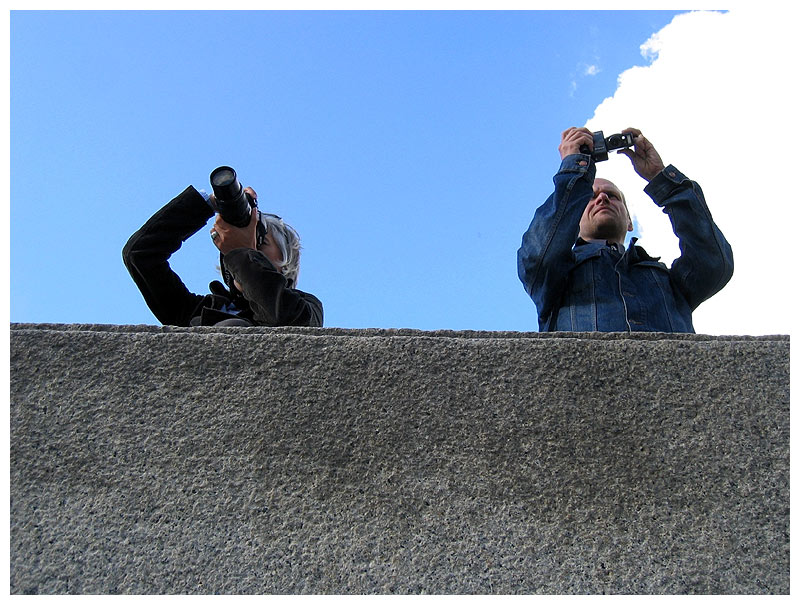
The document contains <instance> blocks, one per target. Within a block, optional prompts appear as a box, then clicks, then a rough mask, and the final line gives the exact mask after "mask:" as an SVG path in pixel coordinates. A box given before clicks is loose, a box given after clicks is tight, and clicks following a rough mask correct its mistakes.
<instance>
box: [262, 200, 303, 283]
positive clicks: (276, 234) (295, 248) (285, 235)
mask: <svg viewBox="0 0 800 605" xmlns="http://www.w3.org/2000/svg"><path fill="white" fill-rule="evenodd" d="M258 220H259V222H260V223H261V224H262V225H263V226H264V230H265V233H270V234H272V239H273V240H274V241H275V245H276V246H278V249H279V250H280V251H281V257H282V259H283V260H282V261H281V262H280V263H279V266H278V267H277V268H278V269H281V268H282V269H283V275H284V277H286V279H288V280H289V281H291V282H292V283H291V285H292V286H295V285H296V284H297V276H298V275H299V273H300V236H299V235H297V231H295V230H294V229H293V228H292V227H291V226H289V225H287V224H286V223H284V222H283V219H282V218H281V217H279V216H277V215H275V214H267V213H266V212H259V213H258ZM258 244H259V245H261V241H259V242H258Z"/></svg>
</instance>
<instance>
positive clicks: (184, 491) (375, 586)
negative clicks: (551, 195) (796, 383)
mask: <svg viewBox="0 0 800 605" xmlns="http://www.w3.org/2000/svg"><path fill="white" fill-rule="evenodd" d="M10 470H11V533H10V548H11V552H10V555H11V567H10V571H11V592H12V593H788V590H789V339H788V337H785V336H784V337H764V338H752V337H719V338H715V337H703V336H667V335H641V336H632V337H625V336H623V335H609V334H595V335H590V334H561V335H550V336H548V335H539V334H521V333H487V332H483V333H481V332H418V331H412V330H337V329H320V330H313V329H266V328H255V329H235V328H227V329H214V328H194V329H177V328H175V329H168V328H156V327H147V326H121V327H113V326H71V325H67V326H65V325H44V324H37V325H24V324H12V326H11V464H10Z"/></svg>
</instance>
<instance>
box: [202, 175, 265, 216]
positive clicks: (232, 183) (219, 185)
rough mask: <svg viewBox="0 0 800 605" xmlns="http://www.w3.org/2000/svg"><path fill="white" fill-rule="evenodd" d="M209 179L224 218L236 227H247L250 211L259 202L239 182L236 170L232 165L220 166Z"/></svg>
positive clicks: (218, 208) (218, 210)
mask: <svg viewBox="0 0 800 605" xmlns="http://www.w3.org/2000/svg"><path fill="white" fill-rule="evenodd" d="M209 179H210V180H211V188H212V189H213V190H214V197H216V198H217V212H219V215H220V216H221V217H222V220H224V221H225V222H226V223H230V224H231V225H234V226H235V227H247V225H249V224H250V213H251V211H252V209H253V208H255V207H256V206H257V205H258V204H257V202H256V200H255V199H254V198H253V197H251V196H250V194H249V193H247V192H246V191H245V190H244V188H243V187H242V185H241V183H239V179H238V178H237V177H236V171H235V170H234V169H233V168H231V167H230V166H220V167H219V168H215V169H214V170H213V171H212V172H211V176H210V177H209Z"/></svg>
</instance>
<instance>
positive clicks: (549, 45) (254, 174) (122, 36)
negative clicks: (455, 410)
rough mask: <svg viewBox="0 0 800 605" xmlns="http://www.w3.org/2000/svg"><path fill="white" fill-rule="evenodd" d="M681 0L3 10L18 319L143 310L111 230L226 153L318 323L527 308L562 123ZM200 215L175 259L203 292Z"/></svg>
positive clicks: (118, 236)
mask: <svg viewBox="0 0 800 605" xmlns="http://www.w3.org/2000/svg"><path fill="white" fill-rule="evenodd" d="M676 14H678V13H677V12H675V11H671V12H662V11H642V12H622V11H608V12H588V11H565V12H551V11H542V12H539V11H531V12H488V11H481V12H458V11H456V12H397V11H391V12H388V11H387V12H351V11H347V12H344V11H342V12H316V11H303V12H290V11H277V12H247V11H242V12H238V11H237V12H187V11H177V12H117V11H113V12H86V11H80V12H77V11H76V12H48V11H42V12H28V11H12V13H11V20H10V25H11V36H10V40H11V44H10V49H11V50H10V59H11V61H10V65H11V77H10V109H11V131H10V132H11V140H10V143H11V144H10V160H11V163H10V168H11V169H10V175H11V203H10V215H11V262H10V319H11V321H12V322H37V323H39V322H48V323H49V322H53V323H100V324H102V323H107V324H157V321H156V320H155V318H154V317H153V315H152V314H151V313H150V311H149V309H148V308H147V306H146V305H145V303H144V301H143V299H142V297H141V295H140V294H139V292H138V290H137V289H136V287H135V285H134V284H133V281H132V280H131V278H130V276H129V275H128V273H127V271H126V270H125V267H124V266H123V264H122V260H121V250H122V247H123V245H124V244H125V242H126V240H127V238H128V237H129V236H130V235H131V234H132V233H133V232H134V231H135V230H136V229H138V228H139V227H140V226H141V225H142V224H143V223H144V222H145V221H146V220H147V218H149V217H150V215H152V214H153V213H154V212H155V211H156V210H158V208H160V207H161V206H162V205H163V204H165V203H166V202H167V201H169V200H170V199H171V198H172V197H174V196H175V195H177V194H178V193H179V192H180V191H182V190H183V189H184V188H185V187H186V186H187V185H189V184H192V185H194V186H196V187H198V188H206V189H208V188H209V186H208V175H209V173H210V172H211V170H212V169H214V168H215V167H216V166H219V165H222V164H228V165H231V166H233V167H235V168H236V170H237V172H238V173H239V176H240V178H241V180H242V182H243V183H244V184H245V185H250V186H252V187H253V188H254V189H255V190H256V191H257V192H258V194H259V205H260V207H261V209H262V210H265V211H270V212H275V213H277V214H279V215H281V216H282V217H284V219H285V220H286V221H287V222H288V223H290V224H292V225H293V226H294V227H295V228H296V229H297V230H298V231H299V232H300V235H301V238H302V243H303V255H302V261H301V272H300V279H299V284H298V286H299V287H300V288H301V289H303V290H306V291H308V292H312V293H313V294H315V295H317V296H318V297H319V298H320V299H321V300H322V301H323V304H324V306H325V325H327V326H331V327H344V328H365V327H379V328H417V329H423V330H434V329H456V330H462V329H474V330H522V331H528V330H535V329H536V311H535V307H534V305H533V303H532V302H531V300H530V299H529V298H528V296H527V295H526V293H525V291H524V290H523V288H522V285H521V283H520V282H519V280H518V278H517V272H516V251H517V248H518V247H519V243H520V239H521V236H522V233H523V232H524V231H525V229H526V228H527V226H528V224H529V222H530V220H531V218H532V216H533V213H534V210H535V209H536V207H537V206H538V205H539V204H541V203H542V202H543V201H544V199H545V198H546V197H547V196H548V195H549V193H550V190H551V187H552V175H553V173H554V172H555V170H556V169H557V167H558V163H559V157H558V152H557V145H558V142H559V139H560V133H561V131H562V130H563V129H565V128H566V127H568V126H572V125H583V124H585V123H586V122H587V120H589V119H590V118H591V117H592V115H593V113H594V111H595V109H596V107H597V106H598V105H599V104H600V103H601V102H602V101H603V100H604V99H605V98H607V97H610V96H611V95H613V94H614V92H615V90H616V88H617V77H618V76H619V74H620V73H622V72H623V71H625V70H627V69H630V68H631V67H634V66H637V65H646V64H647V60H646V59H644V58H643V57H642V55H641V53H640V46H641V45H642V44H643V43H644V42H645V41H646V40H647V39H648V38H649V37H650V36H651V35H652V34H654V33H655V32H657V31H658V30H660V29H661V28H663V27H664V26H665V25H667V24H668V23H670V21H671V20H672V19H673V17H674V16H675V15H676ZM626 125H627V124H626ZM208 227H209V229H210V223H209V225H208ZM209 229H203V230H201V231H200V232H198V233H197V234H196V235H195V236H194V237H192V238H191V239H189V240H188V241H187V242H186V243H185V244H184V246H183V247H182V248H181V250H179V251H178V253H177V254H176V255H174V256H173V258H172V260H171V264H172V266H173V268H174V269H175V270H176V272H177V273H178V274H179V275H180V276H181V277H182V279H183V280H184V282H185V283H186V285H187V287H189V289H191V290H193V291H195V292H199V293H205V292H207V291H208V290H207V288H208V282H210V281H212V280H214V279H218V274H217V272H216V265H217V262H218V258H217V254H216V249H215V248H214V247H213V245H212V244H211V241H210V238H209V237H208V230H209Z"/></svg>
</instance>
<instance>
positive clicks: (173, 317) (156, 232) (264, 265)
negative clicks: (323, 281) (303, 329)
mask: <svg viewBox="0 0 800 605" xmlns="http://www.w3.org/2000/svg"><path fill="white" fill-rule="evenodd" d="M212 216H214V211H213V210H212V208H211V206H210V205H209V204H208V203H207V202H206V201H205V199H203V196H202V195H200V193H199V192H198V191H197V190H196V189H195V188H194V187H191V186H190V187H187V188H186V189H185V190H184V191H183V193H181V194H180V195H178V196H177V197H176V198H175V199H173V200H172V201H170V202H169V203H168V204H167V205H166V206H164V207H163V208H161V209H160V210H159V211H158V212H156V213H155V214H154V215H153V216H152V217H151V218H150V219H149V220H148V221H147V222H146V223H145V224H144V226H143V227H142V228H141V229H139V230H138V231H137V232H136V233H134V234H133V235H132V236H131V237H130V239H129V240H128V243H127V244H125V247H124V248H123V250H122V259H123V262H124V263H125V266H126V267H127V268H128V271H129V272H130V274H131V277H132V278H133V281H134V282H136V285H137V286H138V287H139V290H140V291H141V293H142V296H143V297H144V300H145V302H146V303H147V306H148V307H150V310H151V311H152V312H153V314H154V315H155V316H156V318H157V319H158V320H159V321H160V322H161V323H162V324H165V325H174V326H193V325H202V326H209V325H214V324H216V323H218V322H220V321H222V320H224V319H229V318H234V317H236V318H241V319H245V320H247V321H249V322H251V323H253V324H255V325H259V326H321V325H322V303H321V302H320V301H319V299H317V298H316V297H315V296H313V295H311V294H308V293H306V292H301V291H300V290H296V289H294V288H292V287H291V286H292V285H293V284H291V282H289V280H287V279H286V278H285V277H284V276H283V275H282V274H281V273H279V272H278V271H277V270H276V269H275V267H273V265H272V263H270V261H269V259H267V257H266V256H265V255H264V254H263V253H261V252H259V251H257V250H250V249H247V248H237V249H236V250H231V251H230V252H228V253H227V254H225V255H224V256H221V261H222V268H223V273H224V272H226V270H227V272H229V274H230V276H231V277H232V278H233V279H236V281H238V282H239V284H241V286H242V290H243V292H242V293H240V292H238V291H237V290H235V289H234V288H233V287H232V286H231V288H230V289H229V288H226V287H225V285H223V284H222V283H221V282H219V281H214V282H212V283H211V284H210V289H211V294H206V295H200V294H193V293H192V292H189V290H188V289H187V288H186V286H185V285H184V284H183V282H182V281H181V279H180V277H178V275H177V274H176V273H175V272H174V271H173V270H172V269H171V268H170V266H169V262H168V259H169V258H170V256H172V254H173V253H174V252H176V251H177V250H178V249H179V248H180V247H181V244H182V243H183V242H184V241H186V240H187V239H188V238H189V237H190V236H191V235H193V234H195V233H196V232H197V231H199V230H200V229H202V228H203V226H204V225H205V224H206V223H207V222H208V219H209V218H211V217H212ZM231 284H232V282H231Z"/></svg>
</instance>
